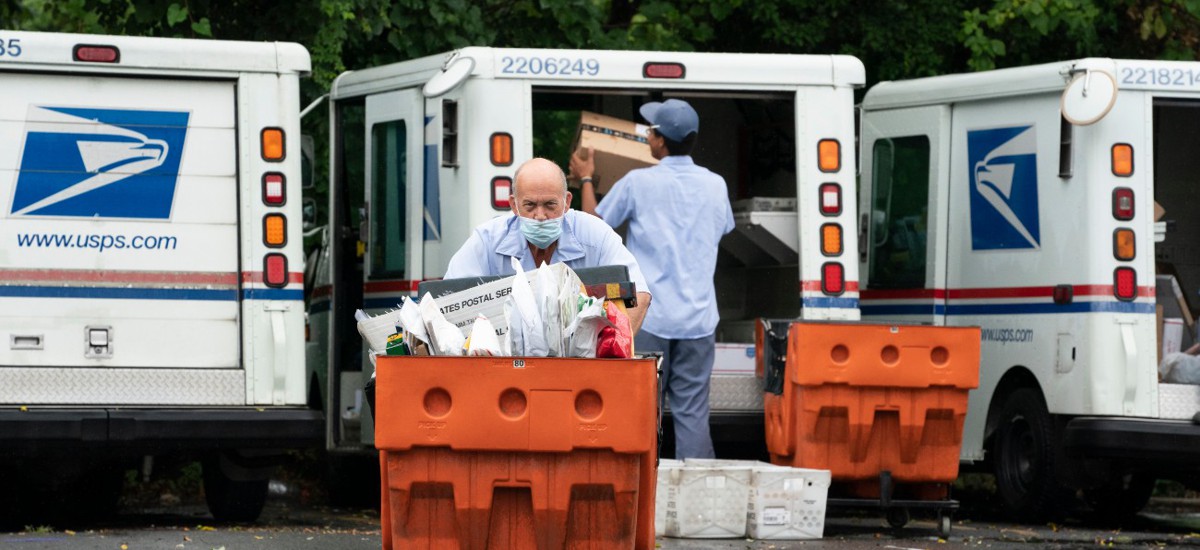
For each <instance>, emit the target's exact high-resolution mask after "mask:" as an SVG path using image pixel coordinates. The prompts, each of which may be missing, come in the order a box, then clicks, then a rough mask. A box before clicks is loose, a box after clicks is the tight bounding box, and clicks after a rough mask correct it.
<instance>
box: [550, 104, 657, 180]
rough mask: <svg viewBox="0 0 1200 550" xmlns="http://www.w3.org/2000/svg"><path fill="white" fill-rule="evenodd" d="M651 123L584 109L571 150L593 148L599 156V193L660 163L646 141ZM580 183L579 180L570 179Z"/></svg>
mask: <svg viewBox="0 0 1200 550" xmlns="http://www.w3.org/2000/svg"><path fill="white" fill-rule="evenodd" d="M648 130H649V126H646V125H645V124H637V123H635V122H632V121H628V120H622V119H619V118H614V117H610V116H605V115H601V114H597V113H592V112H588V111H583V112H582V113H581V114H580V116H579V130H578V133H576V136H575V144H574V145H573V146H572V147H571V151H578V150H579V149H580V148H584V149H586V148H588V147H591V148H592V149H593V152H594V153H595V155H596V173H595V174H592V179H593V181H592V184H593V185H594V186H595V188H596V193H597V194H600V195H603V194H605V193H608V191H609V190H610V189H612V186H613V184H614V183H616V182H617V180H620V179H621V178H623V177H625V174H627V173H629V171H630V170H634V169H637V168H645V167H647V166H653V165H655V164H658V161H657V160H655V158H654V157H653V156H651V155H650V146H649V145H648V144H647V143H646V134H647V131H648ZM571 184H572V185H578V182H571Z"/></svg>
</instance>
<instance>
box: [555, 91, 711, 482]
mask: <svg viewBox="0 0 1200 550" xmlns="http://www.w3.org/2000/svg"><path fill="white" fill-rule="evenodd" d="M639 111H640V112H641V114H642V117H644V118H645V119H646V120H647V121H648V122H649V123H650V124H651V126H650V133H649V135H648V136H647V140H648V142H649V144H650V154H651V155H653V156H654V158H656V159H658V160H659V163H658V165H656V166H651V167H649V168H642V169H638V170H633V171H631V172H629V174H627V175H626V176H625V177H624V178H621V179H620V180H619V181H617V182H616V184H614V185H613V187H612V189H611V190H610V191H609V192H608V194H607V195H605V196H604V200H602V201H600V203H599V204H596V191H595V187H594V184H593V183H592V180H591V177H592V175H594V172H595V162H594V161H593V156H592V154H591V151H589V152H588V153H587V155H586V157H585V156H584V155H582V154H581V153H580V152H577V153H576V154H575V155H573V156H572V157H571V173H572V174H573V175H574V176H575V177H578V178H579V179H580V181H581V183H582V190H581V192H582V193H583V196H582V197H581V202H582V207H583V210H584V211H585V212H589V213H594V214H596V215H597V216H600V217H601V218H603V219H604V221H605V222H606V223H607V224H608V225H610V226H612V227H619V226H620V225H621V224H623V223H625V222H627V221H628V222H629V231H628V233H627V235H626V243H627V246H628V247H629V251H630V252H632V253H633V255H634V257H636V258H637V260H638V262H639V263H640V264H641V267H642V272H643V273H644V274H645V275H646V279H647V282H649V284H650V290H651V291H653V292H654V309H652V310H650V311H649V312H648V313H647V314H646V320H645V322H644V323H643V325H642V330H641V332H639V333H638V334H637V335H636V336H635V339H634V348H635V349H636V350H637V351H638V352H646V351H661V352H663V365H662V370H663V374H662V384H661V387H662V391H663V396H664V397H665V398H666V400H667V402H668V403H669V404H670V407H671V414H672V415H673V416H674V417H675V458H680V459H682V458H712V457H713V456H714V453H713V445H712V435H711V434H710V432H709V426H708V412H709V405H708V389H709V378H710V377H711V376H712V368H713V357H714V354H715V352H716V349H715V348H716V345H715V344H716V339H715V333H716V328H717V321H718V315H717V297H716V290H715V289H714V287H713V272H714V271H715V270H716V265H717V244H718V243H719V242H720V240H721V237H722V236H724V235H725V234H726V233H729V232H730V231H732V230H733V209H732V208H731V207H730V205H729V196H728V191H727V187H726V185H725V180H724V179H723V178H722V177H721V176H718V175H717V174H714V173H713V172H711V171H709V170H708V169H706V168H703V167H700V166H697V165H696V163H695V162H692V157H691V151H692V147H693V146H694V145H695V143H696V136H697V134H698V132H699V130H700V117H699V116H698V115H697V114H696V111H695V109H693V108H692V106H691V105H689V104H688V103H687V102H685V101H681V100H678V99H668V100H666V101H664V102H661V103H659V102H652V103H647V104H645V105H642V107H641V109H639Z"/></svg>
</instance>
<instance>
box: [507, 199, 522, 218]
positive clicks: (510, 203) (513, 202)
mask: <svg viewBox="0 0 1200 550" xmlns="http://www.w3.org/2000/svg"><path fill="white" fill-rule="evenodd" d="M508 207H509V208H511V209H512V211H513V214H516V215H518V216H520V215H521V213H520V212H517V196H516V195H509V196H508Z"/></svg>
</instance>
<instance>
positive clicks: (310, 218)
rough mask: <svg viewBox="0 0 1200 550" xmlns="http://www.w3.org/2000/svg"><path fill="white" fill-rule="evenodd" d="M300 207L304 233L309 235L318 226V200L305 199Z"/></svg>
mask: <svg viewBox="0 0 1200 550" xmlns="http://www.w3.org/2000/svg"><path fill="white" fill-rule="evenodd" d="M300 205H301V206H300V212H301V217H300V218H301V223H302V227H304V232H305V233H307V232H309V231H311V230H312V229H313V228H314V227H316V226H317V199H315V198H313V197H304V201H303V202H301V203H300Z"/></svg>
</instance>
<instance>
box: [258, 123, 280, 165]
mask: <svg viewBox="0 0 1200 550" xmlns="http://www.w3.org/2000/svg"><path fill="white" fill-rule="evenodd" d="M283 155H284V149H283V129H281V128H264V129H263V131H262V158H263V160H270V161H275V162H278V161H281V160H283Z"/></svg>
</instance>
